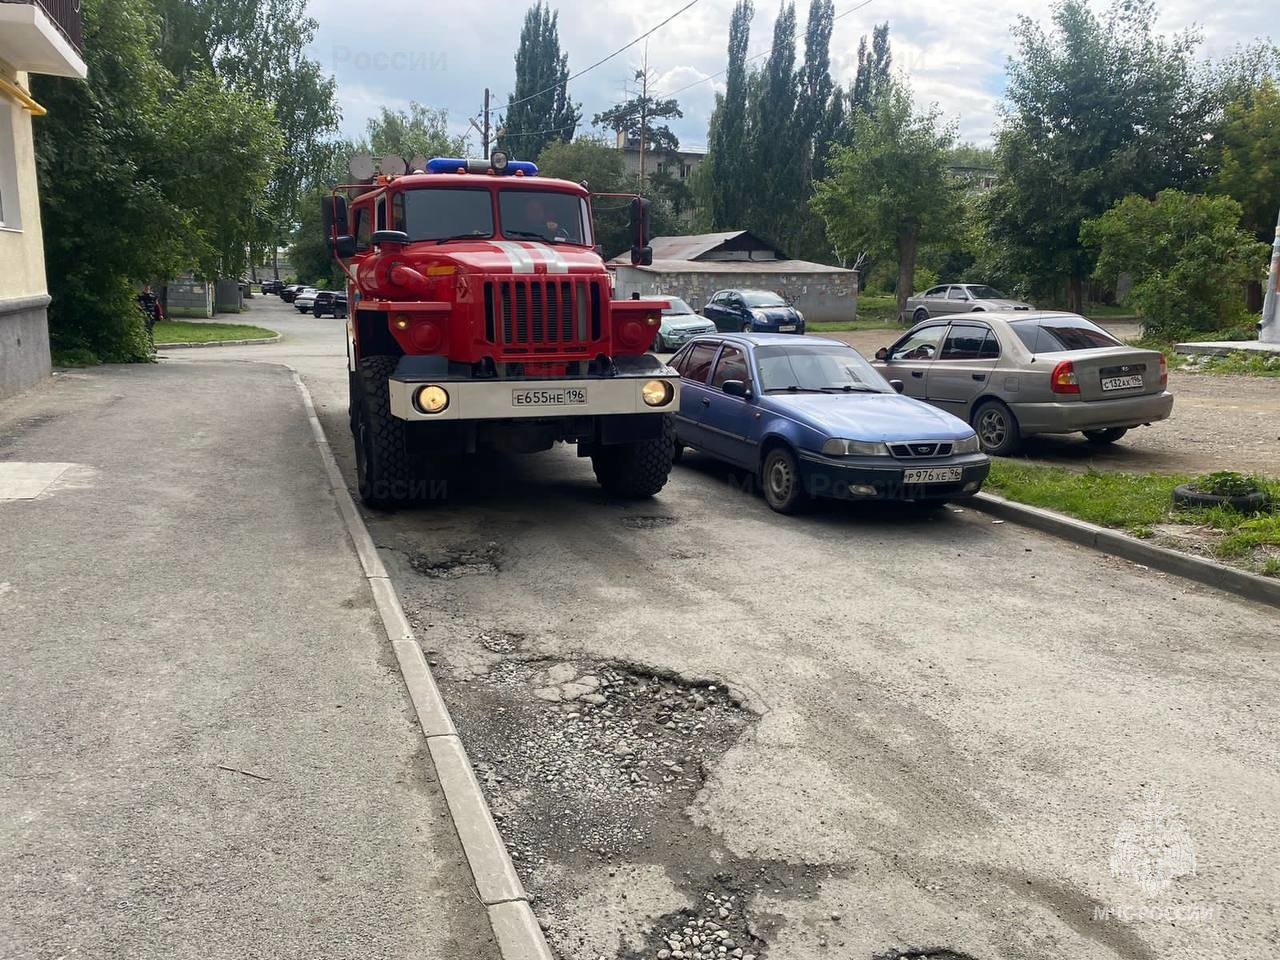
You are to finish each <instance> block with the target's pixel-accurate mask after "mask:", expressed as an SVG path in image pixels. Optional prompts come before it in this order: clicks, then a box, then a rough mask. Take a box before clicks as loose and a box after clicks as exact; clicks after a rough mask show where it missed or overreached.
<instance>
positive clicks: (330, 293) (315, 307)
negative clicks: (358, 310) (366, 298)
mask: <svg viewBox="0 0 1280 960" xmlns="http://www.w3.org/2000/svg"><path fill="white" fill-rule="evenodd" d="M325 314H329V315H331V316H334V317H345V316H346V315H347V295H346V294H345V293H341V292H339V291H337V290H320V291H318V292H317V293H316V299H315V302H314V303H312V304H311V315H312V316H314V317H323V316H324V315H325Z"/></svg>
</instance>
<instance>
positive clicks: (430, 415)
mask: <svg viewBox="0 0 1280 960" xmlns="http://www.w3.org/2000/svg"><path fill="white" fill-rule="evenodd" d="M365 160H366V161H367V160H368V158H365ZM399 163H401V164H402V163H403V161H399ZM398 165H399V164H395V165H394V166H398ZM382 167H383V173H382V174H379V175H377V176H368V177H360V178H359V179H362V180H364V181H365V182H362V183H356V184H352V185H350V186H344V187H340V188H338V189H336V190H335V191H334V192H333V193H332V195H331V196H330V197H327V198H325V202H324V208H325V209H324V214H325V216H324V224H325V230H326V233H327V235H328V238H329V245H330V248H331V250H332V251H333V254H334V256H336V257H337V259H338V261H339V263H340V264H341V265H342V268H343V270H344V272H345V273H346V275H347V297H348V303H349V310H350V312H349V317H350V319H349V320H348V324H347V330H348V345H347V364H348V371H349V377H350V384H351V390H350V396H351V402H350V416H351V431H352V434H353V437H354V440H355V449H356V464H357V473H358V477H359V488H360V495H361V498H362V499H363V500H364V502H365V503H367V504H369V505H370V506H374V507H388V506H394V505H398V504H404V503H407V502H411V501H415V500H421V499H424V498H428V497H432V496H438V495H439V494H440V489H441V488H440V484H439V476H440V473H439V471H440V469H441V467H442V466H443V464H444V463H445V462H446V461H447V460H449V459H451V458H454V457H457V456H458V455H465V454H470V453H476V452H481V451H496V452H505V453H511V452H517V453H523V452H535V451H540V450H547V449H549V448H551V447H552V446H553V445H554V444H555V443H557V442H566V443H576V444H577V448H578V455H579V456H583V457H590V458H591V463H592V466H593V468H594V470H595V475H596V478H597V480H598V481H599V482H600V484H601V485H602V486H603V487H604V489H605V490H606V491H607V492H608V493H610V494H613V495H616V496H620V497H634V498H638V497H649V496H652V495H654V494H655V493H657V492H658V491H659V490H660V489H662V487H663V485H664V484H665V483H666V480H667V475H668V473H669V472H670V470H671V461H672V456H673V453H674V444H673V440H672V436H673V435H672V428H671V417H670V414H671V413H672V412H674V411H675V410H677V409H678V407H679V392H680V385H679V377H678V375H677V374H676V372H675V371H674V370H672V369H671V368H670V367H668V366H666V365H665V364H664V363H663V362H662V361H661V360H659V359H658V358H657V357H655V356H654V355H653V354H651V353H648V352H647V349H648V347H649V345H650V344H651V343H652V342H653V337H654V332H655V330H656V329H657V328H658V326H659V324H660V322H661V312H662V310H663V309H664V308H665V307H666V306H667V302H666V301H664V300H653V299H645V300H635V299H629V300H613V299H612V286H611V283H610V276H609V273H608V271H606V270H605V267H604V262H603V260H602V259H601V254H600V250H599V248H598V247H597V246H596V240H595V237H594V235H593V229H592V217H591V194H590V193H589V192H588V190H587V188H586V185H584V184H577V183H570V182H568V181H566V180H554V179H549V178H544V177H539V176H538V170H537V167H536V166H534V164H532V163H528V162H522V161H515V160H510V159H508V158H507V157H506V156H505V155H504V154H503V153H501V152H499V151H495V152H494V153H493V154H492V155H491V156H490V157H489V158H488V159H486V160H475V159H470V160H468V159H452V158H437V159H434V160H430V161H422V162H421V167H420V169H415V170H413V171H412V172H404V173H400V172H396V171H394V170H393V172H391V173H388V172H387V168H388V163H387V162H386V159H385V158H384V161H383V164H382ZM401 169H402V170H403V169H405V168H404V167H401ZM353 171H354V167H353ZM356 172H366V171H356ZM630 207H631V240H632V243H633V246H632V251H631V256H632V259H633V260H634V261H636V262H640V263H643V262H646V261H651V260H652V252H651V250H650V248H648V247H647V234H648V220H649V210H648V203H647V201H645V200H643V199H641V198H639V197H635V198H632V199H631V200H630Z"/></svg>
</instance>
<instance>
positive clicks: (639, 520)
mask: <svg viewBox="0 0 1280 960" xmlns="http://www.w3.org/2000/svg"><path fill="white" fill-rule="evenodd" d="M676 522H677V521H676V518H675V517H661V516H654V517H623V518H622V525H623V526H624V527H629V528H630V529H632V530H656V529H658V528H659V527H669V526H671V525H672V524H673V523H676Z"/></svg>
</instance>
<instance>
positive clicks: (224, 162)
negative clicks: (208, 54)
mask: <svg viewBox="0 0 1280 960" xmlns="http://www.w3.org/2000/svg"><path fill="white" fill-rule="evenodd" d="M160 129H161V131H162V135H163V137H164V139H165V141H166V142H167V143H169V144H170V145H172V147H173V148H175V149H176V150H178V152H177V153H175V154H174V155H173V156H172V157H170V158H168V159H169V160H170V161H171V169H169V170H167V171H166V176H165V180H166V189H167V190H168V191H170V193H171V195H172V196H174V197H175V198H176V199H177V200H179V202H180V203H181V204H182V206H183V208H184V209H185V210H186V211H188V214H189V217H190V219H191V223H192V228H191V229H190V231H189V235H188V240H189V247H190V249H189V253H188V256H189V257H190V260H191V262H190V264H189V266H192V267H194V268H195V270H196V272H197V273H198V274H200V275H203V276H206V277H239V276H240V275H241V274H242V273H243V272H244V268H245V260H246V243H247V241H248V240H249V238H250V237H252V236H253V233H254V229H255V226H256V218H257V216H258V215H259V212H260V208H261V205H263V204H264V203H266V202H267V201H268V193H267V188H268V185H269V183H270V181H271V178H272V175H273V174H274V172H275V171H276V169H277V162H278V160H279V157H280V154H281V150H282V143H281V138H280V134H279V132H278V131H277V130H276V128H275V122H274V117H273V115H272V111H271V109H270V107H269V106H268V105H267V104H265V103H262V102H261V101H258V100H255V99H253V98H252V97H250V96H248V95H246V94H243V93H237V92H235V91H232V90H225V89H223V86H222V83H221V82H220V81H219V80H218V79H217V78H216V77H214V76H213V75H212V74H209V73H199V74H192V75H190V77H189V78H188V82H187V84H186V85H185V86H184V87H183V88H182V89H181V91H180V92H179V93H178V94H177V95H176V96H175V97H174V98H173V99H172V101H171V103H170V104H169V109H168V110H167V111H166V112H165V115H164V118H163V120H162V121H161V126H160Z"/></svg>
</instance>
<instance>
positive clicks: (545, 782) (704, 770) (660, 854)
mask: <svg viewBox="0 0 1280 960" xmlns="http://www.w3.org/2000/svg"><path fill="white" fill-rule="evenodd" d="M490 636H491V637H498V636H500V634H496V633H495V634H492V635H490ZM482 642H483V641H482ZM438 680H439V682H440V685H441V686H442V687H443V688H444V691H445V695H446V698H447V699H448V701H449V706H450V710H451V711H452V713H453V718H454V722H455V723H456V724H457V726H458V728H459V732H460V734H461V736H462V738H463V740H464V742H465V743H466V744H467V750H468V753H469V754H470V756H471V760H472V764H473V766H474V767H475V770H476V774H477V776H478V777H479V778H480V780H481V783H482V784H483V785H484V788H485V794H486V796H488V798H489V801H490V805H491V807H492V809H493V812H494V817H495V819H497V821H498V823H499V826H500V828H501V830H502V834H503V837H504V838H505V840H506V841H507V846H508V849H509V850H510V853H511V857H512V859H513V861H514V862H515V864H516V868H517V870H518V871H519V873H520V875H521V878H522V880H523V881H524V883H525V885H526V887H527V888H528V889H529V890H530V892H531V893H532V894H533V895H534V896H535V897H536V902H535V905H534V906H535V910H536V911H537V913H538V914H539V916H540V917H542V918H543V919H544V920H546V921H547V924H546V930H547V937H548V939H549V941H550V942H551V943H552V945H553V947H554V948H555V949H556V951H557V954H558V955H559V956H560V957H561V958H563V960H599V958H600V957H601V956H602V955H611V956H616V957H618V958H619V960H641V958H644V960H681V958H689V960H693V958H699V960H704V958H716V960H720V958H726V960H746V958H747V957H753V958H755V960H766V957H767V947H768V942H769V940H770V939H771V936H772V934H773V933H774V931H775V930H776V928H777V926H778V925H779V924H780V923H781V922H782V921H781V918H779V917H776V916H773V915H772V914H769V915H760V916H753V915H752V912H751V904H752V902H753V898H754V896H755V894H756V893H758V892H762V891H763V892H766V893H767V894H769V895H770V896H771V897H772V898H774V899H775V900H776V899H778V898H780V897H781V898H788V899H789V898H796V897H812V896H814V895H815V894H816V892H817V888H818V884H819V883H820V882H821V881H822V880H823V879H825V878H826V877H829V876H831V875H832V871H831V870H830V869H829V868H826V867H822V868H815V867H810V866H808V865H804V864H800V865H795V864H786V863H779V862H774V861H764V860H752V859H745V858H738V857H735V856H733V855H732V854H731V853H730V852H729V851H728V850H726V849H724V847H723V846H722V845H721V844H720V842H719V839H718V837H717V836H716V835H714V834H713V833H712V832H711V831H710V830H708V829H707V828H705V827H700V826H695V825H694V824H693V823H692V822H691V821H690V820H689V818H688V817H687V816H686V814H685V810H686V808H688V807H689V806H690V805H691V804H692V803H693V802H694V800H695V797H696V796H697V794H698V792H699V791H700V790H701V789H702V787H703V785H704V783H705V781H706V778H707V775H708V773H709V771H710V770H711V768H712V767H713V766H714V764H715V763H716V762H717V761H718V760H719V759H720V757H721V756H722V755H723V754H724V753H725V751H727V750H728V749H729V748H730V747H732V746H733V744H734V743H736V742H737V740H738V738H739V737H740V736H742V734H743V733H744V732H745V731H746V730H747V729H748V728H749V727H750V725H751V724H752V723H753V722H754V719H755V718H754V715H752V714H750V713H749V712H747V711H746V710H745V709H744V708H743V707H742V706H741V704H740V703H738V702H737V700H736V699H735V698H734V696H733V695H732V694H731V693H730V692H729V691H728V690H726V689H725V687H724V686H723V684H720V683H715V682H711V681H709V680H700V681H688V680H685V679H682V678H677V677H674V676H666V675H657V674H655V673H653V672H652V671H648V670H645V669H643V668H636V667H631V666H628V665H623V664H618V663H602V662H599V661H579V662H574V663H568V662H558V661H549V660H529V659H521V658H519V657H518V656H516V657H509V658H507V659H503V660H500V661H498V662H496V663H493V664H491V665H489V667H488V672H487V673H486V672H484V668H480V669H475V668H469V671H468V672H465V673H462V674H459V675H457V676H453V675H451V674H448V673H446V672H445V671H441V675H440V676H438ZM636 865H652V866H653V868H656V869H657V870H658V873H659V876H661V875H664V874H665V876H666V877H668V878H669V881H670V883H671V885H673V886H674V887H675V889H676V890H677V891H678V894H679V895H678V896H677V900H678V899H680V898H681V897H682V898H683V899H685V900H686V901H687V903H688V904H689V906H687V907H684V908H681V909H679V910H676V911H675V912H672V913H666V914H662V915H660V916H656V915H653V914H649V915H647V916H646V917H636V916H629V915H625V914H626V913H627V909H628V908H627V903H628V900H627V897H628V892H627V890H626V888H627V881H626V877H627V875H628V871H631V870H634V869H635V868H636ZM609 878H615V879H613V880H610V879H609ZM613 883H616V884H617V885H618V886H619V888H620V889H619V892H618V894H617V899H618V900H620V901H621V906H620V907H619V909H620V910H621V911H622V912H623V914H624V916H620V917H619V918H618V923H617V926H616V929H611V930H609V931H607V932H606V934H600V932H599V930H585V929H583V927H582V925H581V924H579V923H578V922H577V921H576V920H575V917H576V916H579V914H577V913H575V910H578V909H579V907H578V906H576V905H577V903H578V901H579V900H580V898H582V897H584V896H590V895H591V894H592V892H593V891H596V892H598V891H599V889H600V888H601V887H607V886H609V885H610V884H613ZM637 899H643V898H642V897H641V898H637ZM632 902H633V903H635V901H634V900H633V901H632ZM635 908H636V909H638V904H636V905H635ZM609 935H612V937H613V939H612V941H610V940H609ZM695 938H696V940H695ZM606 948H607V949H609V950H610V951H612V952H611V953H609V954H602V950H603V949H606Z"/></svg>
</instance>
